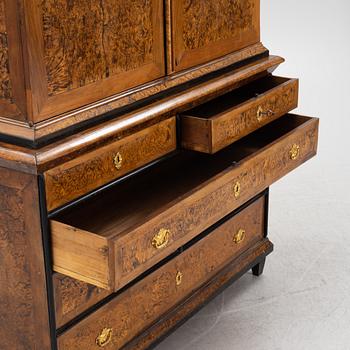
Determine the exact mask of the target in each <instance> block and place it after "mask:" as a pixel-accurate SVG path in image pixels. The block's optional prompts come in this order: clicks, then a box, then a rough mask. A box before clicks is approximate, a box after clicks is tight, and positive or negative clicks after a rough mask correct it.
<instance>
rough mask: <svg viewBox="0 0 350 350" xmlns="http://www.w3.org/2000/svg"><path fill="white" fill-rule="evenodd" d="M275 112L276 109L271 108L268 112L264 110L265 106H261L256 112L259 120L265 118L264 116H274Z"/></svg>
mask: <svg viewBox="0 0 350 350" xmlns="http://www.w3.org/2000/svg"><path fill="white" fill-rule="evenodd" d="M274 114H275V112H274V111H272V110H271V109H268V110H267V111H266V112H264V110H263V108H262V107H261V106H259V108H258V110H257V112H256V118H257V119H258V121H259V122H261V121H262V120H263V117H265V116H266V117H272V116H273V115H274Z"/></svg>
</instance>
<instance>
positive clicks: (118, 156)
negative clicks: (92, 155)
mask: <svg viewBox="0 0 350 350" xmlns="http://www.w3.org/2000/svg"><path fill="white" fill-rule="evenodd" d="M113 162H114V167H115V168H116V169H117V170H120V169H121V167H122V165H123V157H122V155H121V153H120V152H118V153H117V154H116V155H115V156H114V158H113Z"/></svg>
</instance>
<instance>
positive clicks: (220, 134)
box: [213, 80, 298, 151]
mask: <svg viewBox="0 0 350 350" xmlns="http://www.w3.org/2000/svg"><path fill="white" fill-rule="evenodd" d="M297 104H298V82H297V81H296V80H294V81H293V82H292V83H290V84H288V85H285V86H283V87H282V88H281V89H280V90H279V91H277V92H273V93H271V94H269V95H266V96H264V98H260V99H258V100H257V101H256V102H254V103H251V104H248V106H247V107H246V108H244V107H243V108H242V109H243V111H242V113H240V114H239V116H238V117H237V116H235V118H221V119H220V118H218V119H217V120H216V121H214V122H213V124H214V126H213V129H214V130H213V143H214V145H213V146H214V147H213V150H214V151H217V150H220V149H222V148H224V147H225V146H227V145H229V144H230V143H232V142H233V141H236V140H238V139H239V138H240V137H242V136H245V135H247V134H248V133H249V132H252V131H254V130H256V129H257V128H259V127H261V126H263V125H265V124H267V123H269V122H271V121H272V120H274V119H276V118H277V117H280V116H282V115H283V114H285V113H287V112H289V111H290V110H292V109H294V108H295V107H297ZM259 108H260V109H261V110H262V111H264V112H265V113H266V114H265V115H263V116H262V117H261V118H259V117H258V116H257V111H258V109H259ZM269 111H271V112H272V114H271V115H270V114H269Z"/></svg>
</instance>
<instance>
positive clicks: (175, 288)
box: [58, 197, 266, 350]
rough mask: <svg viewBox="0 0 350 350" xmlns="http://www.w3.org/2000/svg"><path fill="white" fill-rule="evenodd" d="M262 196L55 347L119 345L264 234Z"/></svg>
mask: <svg viewBox="0 0 350 350" xmlns="http://www.w3.org/2000/svg"><path fill="white" fill-rule="evenodd" d="M265 203H266V202H265V197H260V198H259V199H257V200H256V201H255V202H253V204H251V205H250V206H248V207H246V208H245V209H243V210H241V211H240V212H239V213H237V214H236V215H234V216H233V217H232V216H231V218H229V219H227V221H225V222H224V223H223V224H221V225H220V226H219V227H218V228H216V229H215V230H214V231H212V232H210V233H209V234H207V235H206V236H204V238H202V239H201V240H199V241H198V242H196V243H194V244H193V245H192V246H190V247H189V248H188V249H186V250H184V251H183V252H182V253H181V254H179V255H177V256H176V257H175V258H173V259H172V260H170V261H169V262H168V263H166V264H165V265H163V266H162V267H160V268H159V269H157V270H156V271H154V272H153V273H151V274H150V275H148V276H147V277H145V278H144V279H142V280H140V281H139V282H137V283H136V284H134V285H133V286H131V287H130V288H128V289H127V290H126V291H125V292H123V293H121V294H120V295H119V296H117V297H116V298H115V299H113V300H112V301H111V302H109V303H108V304H106V305H105V306H103V307H102V308H100V309H99V310H98V311H96V312H95V313H93V314H92V315H91V316H89V317H88V318H86V319H85V320H83V321H82V322H80V323H79V324H78V325H77V326H75V327H73V328H72V329H70V330H69V331H67V332H66V333H64V334H63V335H61V336H60V337H59V339H58V344H59V346H58V348H59V349H60V350H74V349H76V350H78V349H79V350H80V349H86V350H89V349H98V348H99V347H105V349H120V348H121V347H122V346H123V345H125V344H126V343H127V342H128V341H130V340H131V339H132V338H133V337H135V336H136V335H138V334H139V333H140V332H142V331H143V330H144V329H145V328H148V327H149V326H151V325H152V323H154V322H155V321H156V320H157V319H158V318H159V317H161V316H162V315H164V314H165V313H166V312H167V311H168V310H170V309H171V308H172V307H174V306H175V305H176V304H178V303H179V302H181V301H182V300H183V299H184V298H186V296H188V295H190V294H191V293H192V292H193V291H194V290H195V289H196V288H199V287H200V286H201V285H202V284H204V283H205V282H206V281H208V280H210V279H211V278H212V277H213V276H214V275H215V274H216V273H217V272H218V271H219V270H221V269H222V268H223V267H225V266H226V265H227V264H228V263H230V262H231V261H232V260H233V259H234V258H235V257H237V256H238V255H239V254H240V253H242V252H244V251H245V250H246V249H248V248H249V247H251V246H252V245H253V244H255V243H256V242H258V241H261V240H262V239H263V237H264V226H265V223H264V213H265Z"/></svg>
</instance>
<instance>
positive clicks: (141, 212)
mask: <svg viewBox="0 0 350 350" xmlns="http://www.w3.org/2000/svg"><path fill="white" fill-rule="evenodd" d="M317 137H318V119H316V118H308V117H302V116H297V115H286V116H284V117H282V118H280V119H278V120H276V121H274V122H272V123H270V124H268V125H267V126H265V127H263V128H261V129H259V130H258V131H256V132H254V133H252V134H250V135H249V136H247V137H245V138H243V139H242V140H240V141H238V142H237V143H235V144H234V145H232V146H230V147H227V148H225V149H224V150H223V151H221V152H219V153H217V155H216V156H215V157H213V156H211V155H206V154H203V153H198V152H186V151H183V152H182V153H180V154H179V155H177V156H174V157H173V158H171V159H168V160H167V161H164V162H163V163H161V164H158V165H157V166H154V167H152V168H150V169H148V170H147V171H145V172H143V173H140V174H138V175H136V176H134V177H132V178H131V179H128V180H127V181H124V182H123V183H121V184H118V185H117V186H114V187H112V188H110V189H109V190H108V191H105V192H103V193H100V194H99V195H97V196H94V197H93V198H91V199H90V200H89V201H86V202H84V203H79V204H78V205H77V206H76V207H75V208H70V209H69V210H67V211H65V212H63V213H61V214H60V215H58V216H56V217H54V218H52V220H51V231H52V251H53V265H54V266H53V268H54V270H55V271H57V272H61V273H63V274H66V275H68V276H71V277H74V278H77V279H80V280H82V281H85V282H88V283H91V284H93V285H96V286H98V287H102V288H106V289H113V290H118V289H120V288H121V287H123V286H125V285H126V284H128V283H129V282H130V281H132V280H133V279H135V278H136V277H137V276H139V275H140V274H141V273H143V272H145V271H146V270H148V269H149V268H151V267H152V266H154V265H155V264H156V263H158V262H159V261H161V260H162V259H164V258H165V257H167V256H168V255H170V254H171V253H173V252H174V251H176V250H177V249H178V248H179V247H181V246H183V245H184V244H185V243H187V242H189V241H190V240H191V239H192V238H194V237H195V236H197V235H198V234H200V233H201V232H203V231H204V230H205V229H207V228H208V227H210V226H211V225H213V224H214V223H216V222H217V221H218V220H220V219H221V218H223V217H224V216H226V215H228V214H229V213H230V212H232V211H233V210H235V209H237V208H238V207H239V206H241V205H242V204H243V203H245V202H246V201H247V200H249V199H250V198H252V197H254V196H255V195H256V194H257V193H259V192H261V191H263V190H264V189H265V188H267V187H269V186H270V185H271V184H272V183H273V182H275V181H276V180H278V179H279V178H281V177H282V176H284V175H285V174H287V173H288V172H290V171H291V170H293V169H294V168H296V167H298V166H299V165H300V164H302V163H303V162H305V161H306V160H308V159H309V158H311V157H312V156H314V155H315V154H316V149H317Z"/></svg>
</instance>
